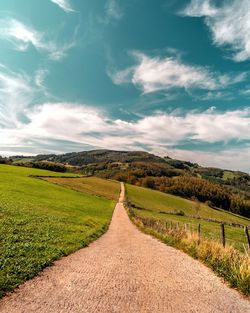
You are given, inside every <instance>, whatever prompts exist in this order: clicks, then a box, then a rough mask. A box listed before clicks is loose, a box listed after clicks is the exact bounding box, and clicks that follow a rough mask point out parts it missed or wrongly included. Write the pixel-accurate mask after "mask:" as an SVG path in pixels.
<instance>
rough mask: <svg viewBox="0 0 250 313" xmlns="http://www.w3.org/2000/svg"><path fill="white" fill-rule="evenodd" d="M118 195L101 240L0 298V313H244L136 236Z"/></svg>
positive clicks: (175, 254) (211, 278) (196, 267)
mask: <svg viewBox="0 0 250 313" xmlns="http://www.w3.org/2000/svg"><path fill="white" fill-rule="evenodd" d="M123 195H124V188H123V186H122V192H121V196H120V200H119V203H117V205H116V208H115V211H114V215H113V219H112V222H111V225H110V228H109V230H108V232H107V233H106V234H105V235H103V236H102V237H101V238H100V239H98V240H97V241H95V242H94V243H92V244H91V245H90V246H89V247H87V248H84V249H81V250H79V251H78V252H76V253H74V254H72V255H70V256H68V257H65V258H63V259H61V260H59V261H57V262H55V264H54V266H52V267H50V268H47V269H46V270H44V271H43V272H42V274H41V275H40V276H38V277H36V278H35V279H33V280H30V281H28V282H26V283H24V284H23V285H22V286H21V287H20V288H18V289H17V290H16V291H15V292H14V293H12V294H10V295H8V296H6V297H5V298H4V299H3V300H2V301H1V302H0V312H1V313H82V312H86V313H92V312H95V313H97V312H98V313H109V312H119V313H126V312H131V313H132V312H133V313H136V312H140V313H158V312H159V313H163V312H174V313H182V312H188V313H191V312H199V313H202V312H211V313H212V312H213V313H215V312H216V313H217V312H228V313H229V312H232V313H236V312H241V313H247V312H250V304H249V302H248V301H247V300H244V299H243V298H242V297H241V296H240V295H239V294H238V293H237V292H236V291H234V290H232V289H230V288H228V287H227V286H226V285H225V284H223V283H222V282H221V280H220V279H219V278H218V277H216V276H215V275H214V274H213V273H212V272H211V271H210V270H209V269H208V268H206V267H205V266H203V265H202V264H200V263H199V262H198V261H195V260H193V259H192V258H191V257H189V256H187V255H186V254H184V253H182V252H180V251H178V250H175V249H173V248H171V247H168V246H166V245H164V244H163V243H161V242H159V241H157V240H156V239H154V238H151V237H150V236H147V235H145V234H143V233H141V232H140V231H138V230H137V229H136V227H135V226H134V225H133V224H132V223H131V222H130V220H129V218H128V216H127V214H126V211H125V209H124V207H123V203H122V201H123Z"/></svg>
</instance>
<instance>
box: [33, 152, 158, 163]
mask: <svg viewBox="0 0 250 313" xmlns="http://www.w3.org/2000/svg"><path fill="white" fill-rule="evenodd" d="M35 159H36V160H37V161H42V160H43V161H44V160H46V161H51V162H59V163H64V164H69V165H74V166H82V165H86V164H90V163H101V162H122V163H126V162H136V161H143V162H164V159H162V158H161V157H158V156H155V155H153V154H150V153H148V152H144V151H115V150H92V151H83V152H72V153H66V154H61V155H56V154H49V155H38V156H36V157H35Z"/></svg>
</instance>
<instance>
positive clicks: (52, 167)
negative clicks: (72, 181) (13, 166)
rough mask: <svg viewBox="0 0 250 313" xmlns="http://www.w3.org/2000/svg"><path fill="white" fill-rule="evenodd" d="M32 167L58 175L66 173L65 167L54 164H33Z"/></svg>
mask: <svg viewBox="0 0 250 313" xmlns="http://www.w3.org/2000/svg"><path fill="white" fill-rule="evenodd" d="M32 167H34V168H39V169H43V170H47V171H53V172H60V173H65V172H66V171H67V168H66V166H64V165H63V164H59V163H54V162H33V163H32Z"/></svg>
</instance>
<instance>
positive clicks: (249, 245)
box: [245, 226, 250, 250]
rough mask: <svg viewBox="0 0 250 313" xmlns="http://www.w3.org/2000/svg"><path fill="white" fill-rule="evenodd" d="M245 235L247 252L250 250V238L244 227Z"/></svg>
mask: <svg viewBox="0 0 250 313" xmlns="http://www.w3.org/2000/svg"><path fill="white" fill-rule="evenodd" d="M245 235H246V238H247V244H248V250H250V237H249V232H248V226H246V227H245Z"/></svg>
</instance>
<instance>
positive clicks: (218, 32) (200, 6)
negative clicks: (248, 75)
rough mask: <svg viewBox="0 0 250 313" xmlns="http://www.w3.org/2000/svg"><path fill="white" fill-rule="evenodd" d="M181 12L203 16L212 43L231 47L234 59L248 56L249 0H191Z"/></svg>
mask: <svg viewBox="0 0 250 313" xmlns="http://www.w3.org/2000/svg"><path fill="white" fill-rule="evenodd" d="M181 13H182V14H183V15H185V16H191V17H204V18H205V23H206V24H207V26H208V28H209V30H210V31H211V33H212V38H213V42H214V44H215V45H217V46H222V47H226V48H231V50H232V51H233V59H234V60H235V61H237V62H240V61H245V60H248V59H249V58H250V23H249V20H250V2H249V0H242V1H238V0H231V1H221V2H218V1H217V2H215V1H212V0H192V1H191V2H190V4H189V5H188V6H187V7H186V8H185V9H184V10H183V11H182V12H181Z"/></svg>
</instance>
